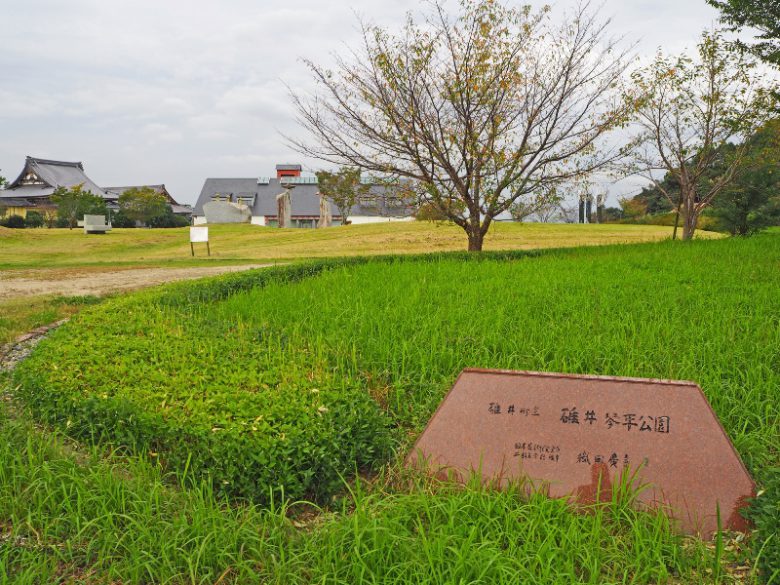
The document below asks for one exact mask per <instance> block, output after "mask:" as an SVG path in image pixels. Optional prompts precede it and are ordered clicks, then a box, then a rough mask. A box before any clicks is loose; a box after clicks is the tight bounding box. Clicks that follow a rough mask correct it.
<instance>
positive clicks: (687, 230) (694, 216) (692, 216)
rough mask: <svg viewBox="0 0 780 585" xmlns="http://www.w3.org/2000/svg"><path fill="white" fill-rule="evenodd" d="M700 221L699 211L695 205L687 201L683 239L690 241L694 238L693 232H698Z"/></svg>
mask: <svg viewBox="0 0 780 585" xmlns="http://www.w3.org/2000/svg"><path fill="white" fill-rule="evenodd" d="M698 223H699V212H698V210H696V209H695V208H694V206H693V205H690V206H689V205H688V203H687V202H686V205H685V213H683V233H682V239H683V240H684V241H689V240H692V239H693V234H694V232H696V224H698Z"/></svg>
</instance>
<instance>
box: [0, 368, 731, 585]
mask: <svg viewBox="0 0 780 585" xmlns="http://www.w3.org/2000/svg"><path fill="white" fill-rule="evenodd" d="M0 384H2V382H1V381H0ZM5 414H6V413H5V410H4V405H3V403H1V402H0V543H1V545H0V582H2V583H20V584H21V583H25V584H27V583H29V584H33V583H193V584H203V585H206V584H213V583H235V584H242V585H243V584H248V583H258V584H259V583H263V584H269V583H279V584H284V585H295V584H301V585H303V584H306V583H327V584H333V585H336V584H341V583H388V584H389V583H410V584H411V583H423V582H436V583H490V584H499V583H507V584H509V583H511V584H515V583H540V584H541V583H545V584H546V583H575V582H576V583H625V582H631V583H637V584H641V583H658V582H674V583H678V582H679V583H692V582H701V581H706V579H702V577H704V576H705V575H707V574H714V573H718V574H720V573H723V572H725V571H727V570H728V568H729V566H738V565H739V563H740V562H741V561H742V559H741V557H740V556H739V555H738V554H732V552H733V551H732V550H731V548H730V547H729V548H727V549H726V554H725V555H724V556H723V557H722V558H720V559H718V557H717V556H716V555H715V554H714V551H711V550H710V549H708V548H707V547H705V546H703V545H699V544H696V543H689V544H687V545H685V546H683V542H682V541H681V539H680V538H679V537H677V536H675V535H674V534H672V533H671V532H670V531H669V530H668V529H667V526H666V523H665V521H664V518H663V517H660V516H659V517H651V516H648V515H647V514H641V513H638V512H636V511H634V510H632V509H630V508H629V507H627V506H625V505H622V504H620V503H619V502H615V503H609V504H606V505H602V506H599V507H598V508H596V509H594V510H593V511H592V513H591V514H576V513H573V512H572V511H571V510H569V509H568V508H567V507H566V506H565V504H564V503H563V502H560V501H555V500H546V499H544V498H541V497H535V498H533V499H531V500H528V499H527V498H525V497H522V496H518V494H517V493H515V492H509V491H507V492H501V493H495V492H488V491H485V490H483V489H481V488H480V487H479V486H478V485H472V486H469V487H467V489H465V490H461V489H452V488H451V487H448V486H441V485H439V486H436V489H435V490H431V489H430V486H427V485H426V484H425V483H424V482H422V481H417V482H415V483H414V484H413V485H412V486H411V487H407V489H405V490H404V491H403V492H402V493H399V492H397V491H393V490H392V489H391V488H390V486H389V485H384V484H382V485H374V486H364V485H362V484H361V483H357V484H356V485H355V487H354V489H353V491H352V492H350V494H348V497H346V498H344V499H343V500H342V504H343V506H342V507H340V508H338V509H337V510H335V511H334V512H332V513H330V514H326V515H321V516H319V517H317V519H316V521H315V522H311V521H307V518H310V515H306V514H302V510H301V509H300V507H299V506H296V505H293V506H292V507H290V508H288V507H286V506H284V505H280V506H277V507H274V508H271V509H268V508H259V507H257V506H252V505H247V506H226V505H225V504H224V502H223V501H221V500H220V499H219V498H217V497H215V495H214V493H213V490H211V489H210V487H209V486H208V485H203V484H201V485H198V486H196V487H195V488H194V489H187V490H181V489H180V488H179V487H178V486H176V485H175V484H173V485H172V482H171V481H170V480H171V478H170V477H167V478H165V477H163V476H161V474H160V470H159V467H157V466H154V465H150V464H149V463H148V461H145V460H144V459H143V458H131V459H125V458H120V457H116V456H110V457H105V456H103V454H101V453H100V452H98V451H96V450H86V451H77V452H76V453H74V451H73V446H72V445H71V444H70V443H69V442H67V441H63V440H62V438H61V437H59V436H58V434H57V433H56V432H55V433H52V432H40V431H37V430H36V429H35V428H34V427H33V426H32V425H31V424H29V423H28V422H27V421H24V420H21V419H20V418H19V417H15V418H14V419H9V418H7V417H6V416H5ZM369 488H370V489H369ZM302 526H303V528H302ZM713 576H714V575H713Z"/></svg>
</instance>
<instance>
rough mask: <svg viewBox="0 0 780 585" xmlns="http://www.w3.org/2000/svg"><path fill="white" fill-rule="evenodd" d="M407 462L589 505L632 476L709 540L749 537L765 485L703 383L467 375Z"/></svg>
mask: <svg viewBox="0 0 780 585" xmlns="http://www.w3.org/2000/svg"><path fill="white" fill-rule="evenodd" d="M407 464H409V465H413V466H418V467H421V466H425V467H427V468H428V469H429V470H431V471H434V472H436V473H448V474H450V475H454V476H455V477H456V478H461V479H464V478H465V477H466V476H468V475H470V474H471V473H474V472H477V473H480V474H481V475H482V477H483V478H491V479H494V480H497V481H498V482H499V483H501V482H508V481H511V480H516V479H518V478H525V479H526V480H529V481H528V484H530V485H532V486H533V487H534V489H541V490H543V491H545V492H547V493H548V494H549V495H550V496H551V497H567V498H569V499H571V500H572V501H576V502H580V503H584V504H588V503H593V502H596V501H605V500H608V499H610V498H611V497H612V489H613V486H615V485H619V484H620V483H621V482H623V484H625V481H627V480H628V478H632V480H633V485H634V486H642V487H641V489H640V491H639V495H638V501H639V502H641V503H642V504H644V505H647V506H650V507H654V508H658V507H662V508H664V509H665V511H666V512H667V514H669V516H670V517H671V518H673V519H674V520H675V521H676V523H677V525H678V527H679V529H681V530H682V531H684V532H686V533H688V534H700V535H702V536H704V537H705V538H709V537H710V536H711V535H712V533H714V532H715V531H716V530H717V526H718V520H717V515H718V511H719V513H720V517H721V525H722V527H723V528H726V529H731V530H744V529H746V528H747V523H746V521H745V520H744V518H743V517H742V516H741V515H740V513H739V510H740V508H741V507H742V506H744V505H745V503H746V500H747V499H748V498H750V497H751V496H752V495H754V491H755V484H754V483H753V480H752V479H751V477H750V475H749V474H748V472H747V470H746V469H745V466H744V465H743V463H742V461H741V460H740V458H739V455H738V454H737V452H736V450H735V449H734V447H733V446H732V444H731V442H730V441H729V439H728V437H727V435H726V433H725V431H724V430H723V427H722V426H721V424H720V422H719V421H718V418H717V416H716V415H715V413H714V412H713V410H712V408H711V407H710V405H709V403H708V402H707V399H706V398H705V396H704V394H703V393H702V391H701V389H700V388H699V386H698V385H696V384H695V383H693V382H678V381H668V380H650V379H638V378H613V377H602V376H577V375H566V374H550V373H538V372H513V371H503V370H475V369H466V370H464V371H463V372H462V373H461V374H460V376H459V377H458V379H457V381H456V382H455V384H454V386H453V387H452V389H451V390H450V392H449V393H448V394H447V396H446V397H445V399H444V400H443V402H442V403H441V405H440V406H439V408H438V410H437V411H436V413H435V414H434V416H433V417H432V418H431V420H430V421H429V423H428V426H427V427H426V429H425V431H424V432H423V433H422V435H421V436H420V438H419V439H418V441H417V444H416V445H415V448H414V450H413V451H412V453H410V455H409V457H408V459H407Z"/></svg>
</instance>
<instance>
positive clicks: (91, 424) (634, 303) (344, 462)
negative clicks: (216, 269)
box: [16, 235, 780, 530]
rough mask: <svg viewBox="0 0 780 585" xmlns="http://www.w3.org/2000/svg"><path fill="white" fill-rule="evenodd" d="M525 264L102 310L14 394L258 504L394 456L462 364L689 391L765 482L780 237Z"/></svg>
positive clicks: (262, 276) (226, 289)
mask: <svg viewBox="0 0 780 585" xmlns="http://www.w3.org/2000/svg"><path fill="white" fill-rule="evenodd" d="M536 256H537V257H531V256H530V255H525V254H522V253H519V254H511V253H510V254H503V255H495V256H491V255H484V256H482V257H479V258H467V257H466V256H465V255H456V256H442V257H430V258H426V259H419V258H418V259H415V258H405V259H397V260H387V259H384V260H373V261H352V262H348V263H339V262H331V263H320V264H313V265H306V266H297V267H288V268H281V269H276V270H273V271H268V272H260V273H255V274H251V275H238V276H231V277H226V278H223V279H219V280H215V281H213V282H212V284H211V285H205V286H204V285H201V284H184V285H178V286H176V287H169V288H167V289H164V290H163V291H160V292H155V293H144V294H140V295H136V296H133V297H128V298H125V299H119V300H115V301H109V302H107V303H104V304H102V305H100V306H97V307H94V308H91V309H88V310H85V311H84V312H83V313H81V314H80V315H79V317H78V318H77V319H75V320H74V321H73V322H72V323H70V324H69V325H68V326H66V327H64V328H62V329H61V330H59V331H57V332H56V334H55V335H54V336H52V338H51V339H49V340H47V341H46V342H44V343H43V344H41V346H40V347H39V349H38V350H37V351H36V352H35V353H34V355H33V357H32V358H31V359H30V360H28V361H27V362H25V363H24V364H23V365H22V367H21V368H20V369H19V370H18V372H17V377H16V382H17V383H18V384H20V389H19V390H18V393H19V396H20V397H22V398H23V399H24V400H25V401H26V402H27V403H28V404H29V405H30V406H31V407H32V408H33V411H34V412H35V413H36V414H37V415H38V416H40V417H42V418H44V419H45V420H47V421H50V422H54V423H56V424H58V425H59V426H61V427H62V428H64V429H67V430H68V431H69V432H71V433H73V434H77V435H78V436H90V437H95V438H98V437H100V438H108V439H109V440H110V441H111V442H112V443H113V444H115V445H122V446H126V447H129V448H131V449H132V450H134V451H137V452H148V453H149V454H150V455H151V456H153V457H157V458H159V459H160V460H161V461H162V462H163V463H164V464H165V465H166V466H167V467H168V468H171V469H179V470H185V469H186V470H188V473H190V474H193V475H194V476H196V477H208V478H210V479H212V480H213V481H214V483H215V484H216V485H217V487H218V488H220V489H225V490H227V491H229V492H231V493H234V494H238V495H243V496H247V497H250V498H252V499H255V500H259V501H263V500H264V499H266V498H268V496H269V494H270V493H271V492H272V491H274V490H276V491H281V490H284V492H285V493H286V494H287V495H289V496H292V497H297V496H301V495H312V494H313V495H315V496H319V497H325V496H327V495H328V494H330V493H331V492H332V491H333V489H334V487H335V486H336V485H338V477H339V475H340V474H344V473H351V472H352V471H353V470H354V469H356V468H360V467H371V466H376V465H378V464H380V463H382V462H384V461H386V460H387V457H388V454H389V451H390V447H391V438H394V439H395V440H396V441H398V442H400V444H401V446H402V447H405V446H407V445H408V444H409V441H411V440H412V439H413V438H414V437H415V436H416V435H417V433H419V431H420V430H421V428H422V427H423V425H424V424H425V422H426V421H427V420H428V418H429V416H430V414H431V413H432V411H433V409H434V408H435V407H436V405H437V404H438V403H439V401H440V400H441V398H442V396H443V395H444V393H445V392H446V391H447V389H448V387H449V385H450V384H451V383H452V381H453V380H454V377H455V376H456V375H457V374H458V372H459V371H460V370H461V369H462V368H463V367H466V366H471V367H492V368H511V369H529V370H549V371H560V372H570V373H597V374H604V375H617V376H641V377H659V378H673V379H691V380H696V381H697V382H699V383H700V384H701V386H702V388H703V390H704V392H705V393H706V395H707V397H708V398H709V400H710V402H711V404H712V405H713V408H714V409H715V411H716V413H717V414H718V416H719V417H720V419H721V421H722V422H723V424H724V427H725V428H726V430H727V432H728V433H729V435H730V437H731V439H732V440H733V441H734V443H735V445H736V447H737V449H738V451H739V452H740V454H741V456H742V458H743V459H744V460H745V462H746V464H747V465H748V467H749V469H750V470H751V471H752V472H753V474H754V476H756V477H757V479H758V480H759V482H766V481H768V480H769V478H768V474H769V473H770V470H771V469H772V468H777V467H780V439H779V438H778V433H777V429H778V428H780V405H779V403H778V400H777V396H778V388H779V387H780V362H778V356H780V351H779V350H780V295H778V294H777V291H778V290H780V271H778V270H777V267H778V265H779V263H780V238H778V237H776V236H774V235H766V236H763V237H757V238H753V239H750V240H719V241H710V242H693V243H689V244H679V243H672V242H668V243H662V244H647V245H637V246H631V247H606V248H598V249H575V250H563V251H556V252H548V253H541V254H537V255H536ZM775 504H776V502H774V501H773V502H770V503H769V504H768V505H767V506H766V510H768V512H767V514H772V513H773V512H772V510H774V508H773V506H774V505H775ZM759 508H760V507H759ZM768 530H769V529H768Z"/></svg>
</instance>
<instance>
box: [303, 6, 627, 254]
mask: <svg viewBox="0 0 780 585" xmlns="http://www.w3.org/2000/svg"><path fill="white" fill-rule="evenodd" d="M431 6H432V9H431V11H430V12H429V14H428V15H427V17H426V18H425V19H424V21H423V22H421V23H415V22H414V20H413V19H412V17H411V16H410V17H409V18H408V19H407V23H406V25H405V27H404V28H403V30H402V31H401V33H400V34H397V35H394V34H391V33H389V32H387V31H385V30H383V29H381V28H379V27H376V26H370V25H363V29H362V30H363V43H362V46H361V47H360V48H359V49H357V50H354V51H353V52H352V53H351V54H350V55H349V56H348V57H346V58H339V59H338V60H337V65H336V66H335V69H334V70H329V69H326V68H324V67H322V66H319V65H317V64H315V63H313V62H312V61H306V63H307V65H308V66H309V68H310V70H311V72H312V74H313V76H314V78H315V80H316V82H317V84H318V90H317V91H316V92H315V93H314V94H306V95H300V94H295V93H293V96H292V97H293V100H294V102H295V105H296V107H297V111H298V117H299V121H300V123H301V124H302V125H303V127H305V128H306V129H307V130H308V131H309V132H310V133H311V135H312V136H313V141H312V143H309V142H306V141H295V140H292V141H291V142H292V144H293V146H294V147H296V148H297V149H298V150H299V151H300V152H302V153H304V154H307V155H310V156H314V157H316V158H319V159H321V160H325V161H328V162H332V163H336V164H348V165H352V166H356V167H360V168H362V169H365V170H367V171H369V172H376V173H380V174H390V175H394V176H397V177H404V178H407V179H411V180H412V181H416V182H419V183H421V184H424V185H425V186H426V189H425V199H426V200H427V201H429V202H432V203H435V205H436V208H437V209H440V210H445V211H446V213H447V214H448V217H449V218H450V220H451V221H453V222H455V223H456V224H457V225H459V226H460V227H462V228H463V229H464V230H465V231H466V233H467V235H468V249H469V250H472V251H478V250H481V249H482V243H483V240H484V237H485V234H486V233H487V232H488V230H489V228H490V225H491V223H492V221H493V219H494V218H495V217H496V216H497V215H498V214H499V213H502V212H504V211H506V210H508V209H509V207H510V206H511V205H512V204H513V203H514V202H515V201H517V200H518V199H520V198H522V197H526V196H528V195H530V194H533V193H538V192H540V191H544V190H545V189H548V188H551V187H554V186H556V185H558V184H560V183H562V182H564V181H568V180H571V179H573V178H576V177H581V176H584V175H586V174H588V173H590V172H593V171H594V170H596V169H600V168H602V167H603V166H605V165H606V164H607V163H609V162H611V161H613V160H615V158H616V157H617V156H618V155H619V154H620V152H619V149H616V148H606V147H602V140H601V139H602V138H603V137H604V136H605V134H607V133H608V132H609V131H610V130H611V129H613V128H614V127H616V126H618V125H620V124H622V123H624V122H625V121H626V120H627V117H628V114H629V111H630V109H631V107H632V106H633V104H629V103H627V102H626V100H624V99H623V96H621V95H619V93H618V92H616V91H615V89H616V85H617V84H618V82H619V80H620V79H621V77H622V76H623V74H624V72H625V70H626V67H627V63H628V55H627V51H626V50H624V49H621V48H620V46H619V44H620V43H619V42H618V41H615V40H613V39H609V38H607V36H606V27H607V25H608V21H603V22H602V21H600V20H597V18H596V16H594V15H593V14H592V13H591V11H590V10H589V7H588V5H587V4H586V5H584V6H582V7H580V8H579V9H578V10H576V11H575V12H574V13H573V14H572V15H571V16H569V17H567V18H566V19H565V20H564V21H563V22H562V23H561V24H560V25H558V26H555V25H553V24H552V23H551V21H550V16H549V9H547V8H545V9H543V10H541V11H539V12H532V10H531V8H530V7H522V8H515V7H510V6H508V5H506V4H504V3H502V0H476V1H475V0H461V5H460V6H461V11H460V14H459V15H456V16H453V15H450V14H448V13H447V12H446V11H445V9H444V8H443V7H442V5H440V4H438V3H433V4H431Z"/></svg>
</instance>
